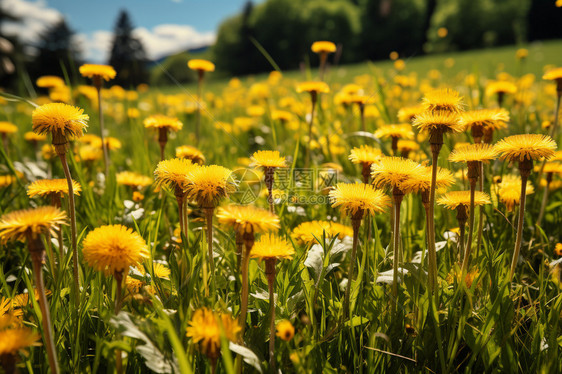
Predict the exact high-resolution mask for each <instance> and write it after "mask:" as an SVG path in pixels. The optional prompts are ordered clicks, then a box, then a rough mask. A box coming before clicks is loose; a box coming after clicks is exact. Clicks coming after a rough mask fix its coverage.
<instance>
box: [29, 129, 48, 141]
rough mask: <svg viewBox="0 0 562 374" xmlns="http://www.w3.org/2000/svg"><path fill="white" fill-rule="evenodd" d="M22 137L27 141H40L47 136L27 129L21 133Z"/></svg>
mask: <svg viewBox="0 0 562 374" xmlns="http://www.w3.org/2000/svg"><path fill="white" fill-rule="evenodd" d="M23 138H24V139H25V140H26V141H28V142H42V141H44V140H47V136H46V135H44V134H43V135H39V134H36V133H34V132H33V131H28V132H26V133H25V134H24V135H23Z"/></svg>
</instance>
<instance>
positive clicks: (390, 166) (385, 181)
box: [371, 157, 425, 190]
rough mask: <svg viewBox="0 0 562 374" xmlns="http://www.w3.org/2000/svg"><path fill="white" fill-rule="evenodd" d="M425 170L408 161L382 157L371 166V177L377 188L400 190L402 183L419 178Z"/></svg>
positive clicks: (399, 158)
mask: <svg viewBox="0 0 562 374" xmlns="http://www.w3.org/2000/svg"><path fill="white" fill-rule="evenodd" d="M424 172H425V168H424V167H423V166H421V165H420V164H418V163H417V162H414V161H412V160H410V159H406V158H402V157H383V158H381V159H380V161H378V162H376V163H374V164H373V165H371V177H372V178H373V184H374V185H375V186H377V187H391V188H399V189H400V190H402V183H403V182H404V181H406V180H408V179H410V178H417V177H421V175H422V174H424Z"/></svg>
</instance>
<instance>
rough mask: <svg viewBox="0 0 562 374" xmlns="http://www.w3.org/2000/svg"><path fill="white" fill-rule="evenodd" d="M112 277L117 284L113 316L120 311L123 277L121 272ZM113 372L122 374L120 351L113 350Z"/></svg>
mask: <svg viewBox="0 0 562 374" xmlns="http://www.w3.org/2000/svg"><path fill="white" fill-rule="evenodd" d="M113 276H114V278H115V283H116V284H117V288H116V290H115V315H118V314H119V312H120V311H121V297H122V293H123V280H124V277H123V272H122V271H116V272H115V274H114V275H113ZM115 371H116V372H117V374H121V373H123V357H122V354H121V350H120V349H117V350H115Z"/></svg>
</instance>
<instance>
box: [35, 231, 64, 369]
mask: <svg viewBox="0 0 562 374" xmlns="http://www.w3.org/2000/svg"><path fill="white" fill-rule="evenodd" d="M28 247H29V252H30V254H31V262H32V265H33V278H34V281H35V287H36V288H37V294H38V297H39V307H40V308H41V324H42V325H43V336H44V340H45V346H46V349H47V356H48V359H49V366H50V367H51V372H52V373H53V374H57V373H58V372H59V364H58V360H57V353H56V351H55V343H54V340H53V330H52V327H51V313H50V312H49V304H48V302H47V297H46V296H45V284H44V281H43V270H42V268H41V267H42V264H43V260H44V256H45V247H44V246H43V242H41V239H40V238H39V237H36V238H32V237H31V235H30V236H29V238H28Z"/></svg>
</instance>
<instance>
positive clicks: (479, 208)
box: [474, 162, 484, 261]
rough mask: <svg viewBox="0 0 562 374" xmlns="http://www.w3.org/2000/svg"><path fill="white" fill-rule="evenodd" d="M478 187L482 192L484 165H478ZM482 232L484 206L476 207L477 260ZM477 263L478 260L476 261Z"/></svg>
mask: <svg viewBox="0 0 562 374" xmlns="http://www.w3.org/2000/svg"><path fill="white" fill-rule="evenodd" d="M478 187H479V191H480V192H484V163H483V162H481V163H480V180H479V181H478ZM483 230H484V205H480V206H479V207H478V236H477V238H476V256H475V257H474V258H476V259H478V255H479V254H480V246H481V245H482V233H483ZM477 261H478V260H477Z"/></svg>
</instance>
